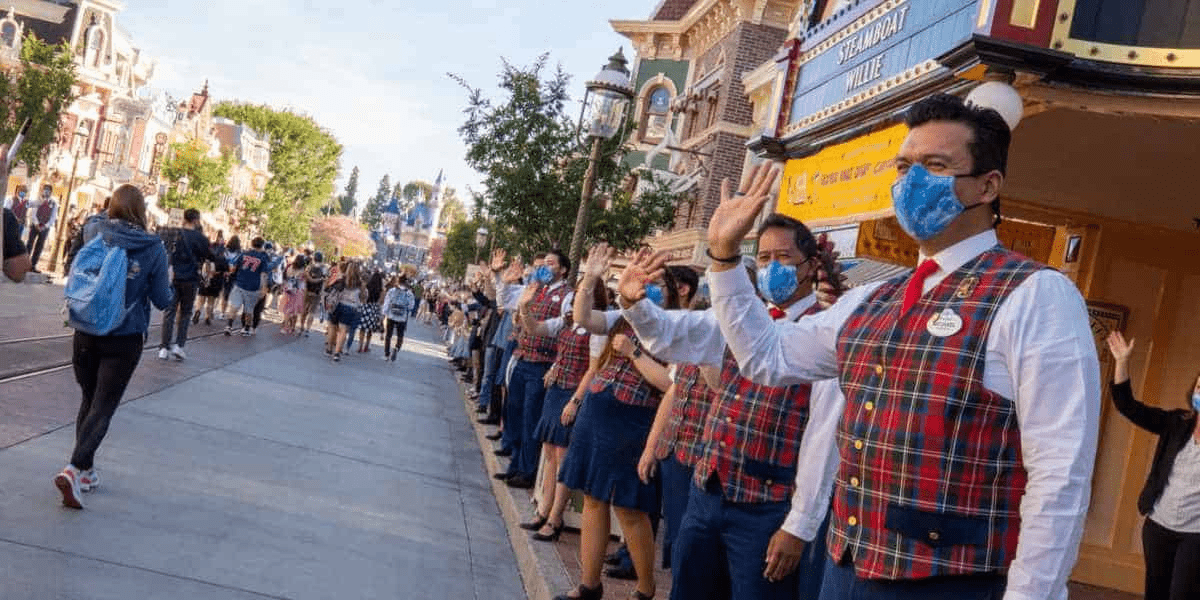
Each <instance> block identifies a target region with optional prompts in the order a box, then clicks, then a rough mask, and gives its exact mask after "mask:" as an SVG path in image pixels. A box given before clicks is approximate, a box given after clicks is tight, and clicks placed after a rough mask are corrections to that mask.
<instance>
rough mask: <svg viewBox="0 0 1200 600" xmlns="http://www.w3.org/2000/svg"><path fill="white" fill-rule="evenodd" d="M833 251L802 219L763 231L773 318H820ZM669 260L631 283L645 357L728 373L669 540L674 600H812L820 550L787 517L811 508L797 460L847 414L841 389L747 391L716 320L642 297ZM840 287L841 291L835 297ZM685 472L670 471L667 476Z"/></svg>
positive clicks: (630, 311)
mask: <svg viewBox="0 0 1200 600" xmlns="http://www.w3.org/2000/svg"><path fill="white" fill-rule="evenodd" d="M829 250H830V249H829V248H828V247H823V244H821V243H820V242H818V240H817V239H816V238H815V237H814V236H813V234H812V232H811V231H809V229H808V227H806V226H805V225H804V224H803V223H801V222H800V221H797V220H796V219H792V218H790V217H786V216H782V215H777V214H775V215H771V216H769V217H767V219H766V220H764V221H763V223H762V225H760V226H759V229H758V254H757V257H756V262H757V278H756V279H757V282H758V291H759V294H760V295H761V296H762V299H763V300H764V301H765V302H766V306H767V307H768V310H769V312H770V314H771V317H772V318H774V319H778V320H781V321H794V320H796V319H799V318H801V317H803V316H805V315H810V314H815V313H817V312H818V311H819V310H820V308H821V307H820V306H819V305H818V303H817V298H816V294H815V293H814V288H815V282H816V281H817V280H818V277H819V276H820V274H821V273H834V272H836V271H835V269H834V265H833V257H832V254H831V253H830V251H829ZM662 259H663V255H662V254H660V255H658V256H656V257H651V258H650V259H648V260H643V261H637V262H635V263H634V264H632V265H630V266H629V267H627V268H626V269H625V271H624V272H623V273H622V277H621V281H620V284H619V292H620V296H621V304H622V306H623V307H624V308H625V310H624V315H625V318H626V319H627V320H628V321H629V322H630V323H631V324H632V325H633V327H634V329H635V331H636V332H637V334H638V338H639V339H641V340H642V343H643V344H644V345H645V347H646V350H647V351H648V352H650V353H651V354H653V355H655V356H658V357H660V358H661V359H662V360H666V361H669V362H673V363H682V364H695V365H699V366H701V367H716V368H718V369H720V380H719V382H713V383H712V384H710V385H711V387H712V388H713V389H714V390H716V396H715V398H714V400H713V402H712V404H711V405H710V407H709V409H708V416H707V417H706V418H705V420H704V422H705V425H704V428H703V432H702V434H701V437H700V441H699V443H698V447H699V451H698V453H697V454H698V456H697V459H696V461H695V464H694V465H693V466H692V469H691V473H690V479H691V484H690V485H689V486H687V489H688V490H689V491H688V494H689V495H688V497H687V498H686V500H685V507H684V509H683V518H682V522H681V523H680V524H679V531H678V532H668V535H671V536H672V537H673V538H674V539H673V541H672V546H671V579H672V581H671V598H672V599H677V600H684V599H687V600H692V599H705V600H727V599H733V600H751V599H779V600H795V599H796V598H815V597H816V594H817V592H818V591H819V587H820V581H821V576H822V575H823V573H824V552H823V548H822V547H820V546H819V545H813V546H812V547H809V548H808V549H807V553H806V552H805V547H804V542H803V541H802V540H801V537H800V536H801V535H803V534H804V533H805V532H806V531H807V529H806V528H805V527H804V526H802V525H801V524H800V523H798V522H795V523H793V522H792V521H793V519H791V518H789V512H790V510H791V508H792V505H793V504H796V505H801V504H805V505H807V504H806V503H804V502H803V501H802V499H800V498H793V496H794V493H795V492H796V491H797V489H798V488H797V483H796V482H797V478H796V473H797V459H798V456H799V453H800V448H801V445H802V441H806V440H807V434H806V429H807V428H810V427H812V426H813V425H812V424H811V423H810V422H809V414H810V409H815V408H816V407H817V406H824V405H826V404H830V403H834V404H838V403H840V402H841V400H840V396H839V394H838V391H837V387H836V385H834V384H833V383H832V382H825V383H821V384H817V385H815V386H814V385H811V384H809V383H807V382H804V383H795V384H792V385H781V386H768V385H760V384H757V383H754V382H752V381H750V380H748V379H746V378H745V377H744V376H742V374H741V373H740V371H739V368H738V364H737V362H736V361H735V360H734V358H733V355H732V354H731V353H730V352H729V349H728V348H727V347H726V344H725V341H724V339H723V338H722V334H721V329H720V326H719V324H718V323H717V318H716V315H715V313H713V311H711V310H706V311H682V310H679V311H664V310H662V309H661V308H659V307H658V306H656V304H657V303H654V302H653V298H651V297H650V295H649V294H647V293H644V292H643V291H642V290H643V289H644V287H645V286H644V284H643V283H642V282H643V281H645V280H647V279H652V278H653V277H654V274H655V273H657V272H658V270H659V269H660V268H661V261H662ZM834 281H836V280H834ZM839 287H840V284H834V288H835V291H839V290H837V289H836V288H839ZM643 298H645V299H646V300H647V301H642V299H643ZM672 401H673V399H670V398H668V399H665V400H664V402H672ZM672 408H673V407H670V406H668V407H663V408H661V410H665V411H670V410H671V409H672ZM831 412H832V411H829V410H824V411H822V414H830V413H831ZM831 426H832V422H828V423H826V424H825V427H827V428H829V427H831ZM810 460H813V461H817V462H819V463H820V464H821V465H822V466H826V465H829V464H836V463H835V461H836V455H835V453H834V452H833V447H832V446H831V445H827V446H826V447H825V453H824V458H820V457H818V456H817V454H816V453H814V454H813V455H812V456H811V457H810ZM831 461H834V462H831ZM681 468H682V467H679V466H676V465H671V464H668V465H664V476H666V475H667V474H669V473H673V472H676V471H678V470H680V469H681ZM802 491H804V492H808V491H809V490H808V488H804V489H803V490H802ZM825 494H826V495H825V497H824V499H823V501H824V502H825V504H826V505H828V492H827V491H826V493H825ZM823 518H824V515H820V516H819V517H818V519H817V521H816V523H815V524H813V525H812V531H811V532H808V537H809V538H810V539H811V538H812V537H813V536H814V535H815V534H816V533H817V531H818V530H823V529H822V523H823ZM797 567H799V569H797Z"/></svg>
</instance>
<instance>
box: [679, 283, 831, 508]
mask: <svg viewBox="0 0 1200 600" xmlns="http://www.w3.org/2000/svg"><path fill="white" fill-rule="evenodd" d="M819 310H820V307H819V306H818V305H815V304H814V305H813V307H812V308H810V309H808V310H807V311H805V312H804V314H805V315H808V314H813V313H816V312H818V311H819ZM802 316H803V315H802ZM811 392H812V386H811V385H809V384H807V383H804V384H798V385H790V386H784V387H772V386H766V385H761V384H757V383H754V382H753V381H750V380H749V379H746V378H745V377H743V376H742V375H741V369H739V368H738V364H737V361H736V360H735V359H734V358H733V353H732V352H730V351H729V348H726V349H725V364H724V366H723V367H722V369H721V391H720V393H718V394H717V395H716V399H715V400H714V401H713V405H712V408H710V409H709V411H708V422H707V423H706V424H705V426H704V438H703V442H702V446H703V449H702V451H701V456H700V459H699V460H698V461H697V462H696V472H695V484H696V485H697V486H699V487H700V488H701V489H703V488H704V487H705V484H706V483H707V481H708V478H709V477H710V476H712V475H716V476H717V477H718V478H719V479H720V480H721V489H722V492H723V495H724V498H725V499H726V500H728V501H730V502H755V503H760V502H782V501H787V500H790V499H791V496H792V491H793V490H794V489H795V487H796V459H797V455H798V454H799V453H800V438H801V437H803V435H804V428H805V426H806V425H808V409H809V396H810V394H811Z"/></svg>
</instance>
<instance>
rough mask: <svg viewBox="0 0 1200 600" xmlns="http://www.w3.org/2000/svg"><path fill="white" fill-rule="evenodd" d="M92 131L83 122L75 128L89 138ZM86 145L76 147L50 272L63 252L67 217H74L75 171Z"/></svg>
mask: <svg viewBox="0 0 1200 600" xmlns="http://www.w3.org/2000/svg"><path fill="white" fill-rule="evenodd" d="M90 133H91V131H90V130H88V128H87V125H84V124H83V123H80V124H79V127H76V128H75V135H76V136H78V137H82V138H87V136H88V135H89V134H90ZM72 141H74V140H72ZM86 147H87V142H84V143H82V144H79V146H78V147H77V148H76V149H75V160H74V161H73V162H72V163H71V177H70V179H68V180H67V197H66V198H63V201H62V202H61V206H60V207H59V208H60V211H59V216H58V223H56V224H55V228H56V231H55V232H54V251H53V252H51V253H50V272H54V271H56V270H58V257H59V255H61V254H63V243H64V236H65V235H66V231H67V228H66V227H64V226H63V225H64V224H66V222H67V219H70V218H72V217H71V213H72V211H73V210H74V208H75V202H74V201H73V200H72V199H71V194H74V193H75V173H76V171H78V170H79V155H80V154H82V151H83V149H84V148H86Z"/></svg>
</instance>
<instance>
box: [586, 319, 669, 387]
mask: <svg viewBox="0 0 1200 600" xmlns="http://www.w3.org/2000/svg"><path fill="white" fill-rule="evenodd" d="M619 334H625V335H626V336H627V337H628V338H629V339H630V340H631V341H632V342H633V345H634V347H636V348H637V349H639V350H641V351H642V352H643V353H645V355H646V356H650V353H649V352H646V350H645V348H643V347H642V342H641V341H640V340H638V337H637V334H636V333H634V332H633V326H632V325H630V324H629V321H626V320H625V318H624V317H621V318H620V319H618V320H617V322H616V324H615V325H613V328H612V329H611V330H609V332H608V337H609V344H612V338H613V337H614V336H616V335H619ZM611 354H612V356H610V357H609V359H608V361H607V362H606V363H604V365H602V366H601V367H600V372H599V373H596V376H595V377H593V378H592V382H591V383H590V384H589V385H588V391H590V392H592V393H596V392H601V391H603V390H604V388H606V387H607V388H612V393H613V396H614V397H616V399H617V402H621V403H623V404H629V405H631V406H648V407H650V408H656V407H657V406H658V403H659V402H661V401H662V392H660V391H658V390H657V389H655V388H654V386H652V385H650V384H649V383H648V382H647V381H646V378H645V377H642V374H641V373H640V372H638V370H637V367H635V366H634V365H633V361H632V360H630V359H628V358H625V357H624V356H621V355H619V354H617V353H616V352H612V353H611ZM650 358H654V357H653V356H650ZM654 360H656V361H658V359H657V358H654ZM659 362H660V363H661V362H662V361H659Z"/></svg>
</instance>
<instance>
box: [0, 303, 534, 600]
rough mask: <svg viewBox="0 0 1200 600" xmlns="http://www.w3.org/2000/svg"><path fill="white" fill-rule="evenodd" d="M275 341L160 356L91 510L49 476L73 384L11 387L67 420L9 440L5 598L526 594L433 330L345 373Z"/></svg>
mask: <svg viewBox="0 0 1200 600" xmlns="http://www.w3.org/2000/svg"><path fill="white" fill-rule="evenodd" d="M5 304H7V303H5ZM2 316H4V315H3V314H0V317H2ZM275 329H276V328H275V327H274V326H265V327H264V328H263V329H262V330H260V332H259V335H258V336H257V337H256V338H250V339H244V338H238V337H232V338H227V337H224V336H216V337H213V338H208V339H204V340H197V341H194V342H193V343H189V344H188V351H189V359H188V360H187V361H184V362H182V363H177V362H174V361H159V360H157V359H156V358H153V357H152V353H147V354H146V355H144V356H143V359H142V363H141V365H140V367H139V369H138V372H137V374H136V375H135V377H134V381H133V382H132V384H131V386H130V391H129V392H128V393H127V396H126V398H127V402H126V403H125V404H123V405H122V407H121V408H120V409H119V410H118V411H117V414H116V417H115V418H114V420H113V424H112V427H111V430H110V432H109V436H108V438H107V439H106V441H105V444H104V446H103V447H102V448H101V450H100V453H99V455H98V457H97V468H98V469H99V470H100V472H101V477H102V486H101V488H100V489H99V490H97V491H96V492H93V493H92V494H89V495H87V496H86V497H85V499H86V500H87V509H86V510H84V511H74V510H71V509H66V508H64V507H62V506H61V505H60V504H59V498H58V493H57V490H55V489H54V486H53V485H52V484H51V477H52V476H53V475H54V473H56V472H57V471H58V470H59V469H60V468H62V465H63V464H64V463H65V461H66V458H67V455H68V454H69V452H70V449H71V445H72V442H73V437H74V435H73V428H72V427H71V426H70V425H69V423H72V422H73V414H72V413H71V412H70V411H66V410H63V408H62V407H64V406H66V407H72V408H73V407H74V406H77V402H78V400H77V397H78V396H77V394H78V390H77V388H75V387H74V382H73V380H72V376H71V374H70V372H69V371H58V372H54V373H49V374H44V375H38V376H36V377H31V378H28V379H22V380H20V381H18V382H16V383H4V384H0V415H2V414H3V413H5V412H7V413H9V414H23V413H21V410H23V409H14V408H13V406H14V405H20V406H23V407H24V409H28V410H33V409H35V408H36V405H37V404H38V403H41V404H44V405H45V407H44V408H48V409H49V410H43V411H42V412H44V413H45V412H48V413H50V414H43V415H41V417H40V420H35V419H32V418H31V419H27V421H28V422H27V423H25V425H24V429H23V431H24V434H25V437H23V438H21V437H19V436H15V435H12V436H9V439H8V440H7V441H6V442H4V443H0V448H3V449H2V450H0V599H3V600H27V599H28V600H42V599H47V598H88V599H104V600H107V599H112V600H117V599H122V600H124V599H128V598H139V599H141V598H164V599H166V598H170V599H176V598H188V599H192V598H198V599H209V598H212V599H217V598H289V599H290V598H295V599H306V598H314V599H316V598H338V599H342V598H438V599H442V598H453V599H458V598H462V599H469V598H471V599H473V598H490V599H498V600H510V599H517V598H522V597H524V593H523V591H522V586H521V581H520V579H519V576H518V569H517V564H516V558H515V556H514V554H513V551H512V548H511V546H510V545H509V543H508V540H507V539H505V536H504V522H503V520H502V519H501V517H500V514H499V511H498V509H497V506H496V502H495V499H494V498H493V497H492V495H491V493H490V491H489V488H488V483H487V482H488V481H490V478H489V477H488V476H487V474H486V473H485V472H484V470H483V468H482V465H481V463H480V460H479V458H478V456H479V455H478V446H476V445H475V444H474V443H473V442H472V440H471V435H470V434H471V429H470V427H468V425H467V421H465V420H464V419H463V416H462V413H461V412H460V409H459V407H458V406H457V405H456V404H455V403H454V402H446V400H447V399H450V398H454V397H455V396H454V388H453V385H454V384H453V379H452V377H451V376H450V375H449V373H448V369H447V367H446V364H445V360H444V358H443V356H444V354H443V353H442V352H441V348H440V347H438V346H436V345H434V344H432V343H431V342H430V341H428V340H430V339H431V338H432V335H431V332H430V331H429V330H428V329H427V328H425V327H422V326H414V327H412V328H411V329H410V332H411V333H410V336H409V339H408V340H406V342H405V351H404V352H403V353H402V355H401V358H400V360H399V361H398V362H397V363H391V364H389V363H385V362H383V361H382V360H380V355H381V352H380V350H379V349H378V348H375V351H374V353H373V354H370V355H366V356H363V355H356V356H350V357H347V358H346V359H345V360H343V361H342V362H341V363H340V364H334V363H331V362H330V361H329V360H328V359H327V358H326V357H324V356H323V355H322V354H321V350H320V347H321V346H320V338H319V337H316V336H314V337H312V338H299V339H297V338H292V337H286V336H280V335H277V334H276V333H275ZM4 337H9V335H7V330H6V335H5V336H4ZM47 390H50V392H49V393H47ZM26 397H34V398H35V399H36V402H25V401H24V398H26ZM31 405H34V406H31ZM0 418H3V419H5V420H6V421H7V417H0ZM22 440H23V441H22ZM5 446H7V447H5Z"/></svg>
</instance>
